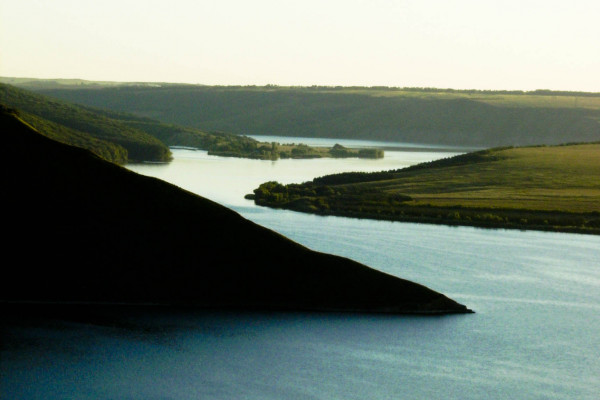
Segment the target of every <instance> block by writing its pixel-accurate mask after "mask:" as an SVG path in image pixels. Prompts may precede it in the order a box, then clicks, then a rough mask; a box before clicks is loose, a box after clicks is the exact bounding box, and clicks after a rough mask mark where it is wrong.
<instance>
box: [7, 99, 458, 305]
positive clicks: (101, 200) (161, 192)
mask: <svg viewBox="0 0 600 400" xmlns="http://www.w3.org/2000/svg"><path fill="white" fill-rule="evenodd" d="M0 118H1V119H0V126H1V127H2V129H1V132H2V138H3V142H4V143H5V145H6V146H7V148H9V149H11V151H10V152H7V153H8V160H6V159H5V160H6V161H5V168H3V174H4V176H3V179H2V183H3V188H2V190H3V200H4V201H3V203H4V221H3V230H4V232H5V234H6V237H5V239H4V240H3V241H2V253H3V259H4V262H3V263H2V265H3V266H2V279H1V280H0V298H1V300H2V302H3V303H4V304H5V305H6V303H7V302H32V301H33V302H48V301H55V302H83V303H86V302H102V303H105V302H118V303H134V304H140V303H152V304H162V305H186V306H195V307H208V308H234V309H274V310H322V311H327V310H338V311H365V312H389V313H426V314H427V313H464V312H468V310H467V309H466V308H465V307H464V306H462V305H460V304H458V303H456V302H454V301H453V300H451V299H448V298H447V297H445V296H443V295H441V294H439V293H437V292H434V291H432V290H430V289H428V288H426V287H424V286H421V285H418V284H415V283H412V282H409V281H406V280H402V279H399V278H396V277H393V276H390V275H387V274H384V273H382V272H378V271H376V270H373V269H371V268H368V267H366V266H364V265H361V264H359V263H356V262H354V261H351V260H348V259H345V258H341V257H338V256H333V255H328V254H322V253H317V252H314V251H311V250H308V249H306V248H305V247H303V246H300V245H299V244H297V243H294V242H292V241H290V240H289V239H287V238H285V237H283V236H281V235H279V234H277V233H275V232H273V231H270V230H268V229H265V228H263V227H260V226H258V225H256V224H254V223H252V222H250V221H248V220H246V219H244V218H242V217H241V216H240V215H238V214H237V213H235V212H233V211H231V210H229V209H227V208H225V207H223V206H220V205H218V204H216V203H214V202H211V201H209V200H207V199H204V198H202V197H199V196H197V195H194V194H192V193H189V192H187V191H184V190H182V189H180V188H177V187H175V186H173V185H171V184H168V183H166V182H163V181H160V180H157V179H154V178H148V177H144V176H140V175H138V174H135V173H132V172H130V171H127V170H126V169H124V168H122V167H120V166H117V165H115V164H111V163H108V162H106V161H104V160H102V159H100V158H98V157H96V156H94V155H93V154H92V153H90V152H88V151H86V150H82V149H80V148H76V147H72V146H67V145H64V144H62V143H58V142H55V141H53V140H51V139H48V138H46V137H44V136H42V135H40V134H39V133H37V132H36V131H35V129H33V128H31V127H30V126H28V125H27V124H26V123H24V122H23V121H22V120H21V119H20V118H18V116H16V115H15V114H14V113H13V112H11V111H10V110H7V109H3V110H0Z"/></svg>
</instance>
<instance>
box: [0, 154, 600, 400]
mask: <svg viewBox="0 0 600 400" xmlns="http://www.w3.org/2000/svg"><path fill="white" fill-rule="evenodd" d="M390 153H392V152H386V158H385V159H383V160H358V159H354V160H280V161H277V162H274V163H272V162H270V161H256V160H243V159H233V158H216V157H210V156H207V155H206V153H205V152H199V151H190V150H175V151H174V154H175V157H176V159H175V161H174V162H173V163H171V164H165V165H152V166H149V165H137V166H131V169H133V170H136V171H138V172H141V173H144V174H148V175H153V176H157V177H159V178H162V179H165V180H168V181H171V182H173V183H175V184H177V185H180V186H182V187H184V188H186V189H188V190H191V191H194V192H197V193H199V194H202V195H204V196H206V197H209V198H211V199H213V200H217V201H221V202H222V203H224V204H226V205H227V206H229V207H232V208H233V209H235V210H236V211H238V212H239V213H241V214H242V215H243V216H245V217H246V218H249V219H251V220H253V221H255V222H257V223H259V224H261V225H264V226H267V227H269V228H271V229H274V230H276V231H278V232H281V233H282V234H284V235H286V236H289V237H291V238H292V239H294V240H296V241H298V242H300V243H302V244H304V245H306V246H308V247H310V248H313V249H315V250H319V251H326V252H330V253H335V254H339V255H342V256H345V257H350V258H353V259H356V260H358V261H360V262H363V263H365V264H367V265H370V266H372V267H374V268H377V269H380V270H383V271H385V272H387V273H390V274H393V275H397V276H401V277H404V278H407V279H411V280H414V281H417V282H420V283H423V284H425V285H427V286H429V287H431V288H433V289H435V290H439V291H442V292H443V293H445V294H447V295H449V296H450V297H453V298H455V299H456V300H458V301H459V302H461V303H463V304H466V305H467V306H469V307H470V308H473V309H474V310H475V311H476V312H477V313H476V314H473V315H454V316H446V317H432V318H430V317H407V316H400V317H398V316H377V315H354V314H308V313H253V314H236V313H217V312H210V313H198V312H195V313H193V312H177V313H173V312H169V313H167V312H164V311H158V312H150V311H148V310H145V311H144V310H140V311H138V312H135V313H132V314H131V313H130V314H126V315H119V314H118V313H116V314H114V313H113V314H112V315H111V318H112V319H111V318H108V322H107V319H106V318H104V319H100V320H99V319H97V318H96V319H93V321H94V322H93V323H91V322H86V321H68V320H62V321H57V320H54V319H53V320H45V319H41V320H37V321H32V322H30V324H24V323H20V324H16V325H15V324H13V325H9V326H7V327H5V328H4V329H3V331H2V337H1V339H2V343H3V344H2V347H0V397H1V398H2V399H47V398H60V399H74V398H77V399H98V398H110V399H117V398H118V399H199V398H202V399H327V400H329V399H344V400H346V399H361V400H362V399H396V398H399V399H401V398H405V399H483V398H490V399H515V398H519V399H521V398H523V399H567V398H568V399H586V400H592V399H594V400H595V399H597V398H598V397H597V396H598V393H600V379H599V378H598V377H600V357H598V355H599V354H600V335H599V334H598V332H600V312H599V311H600V310H599V308H600V268H598V265H600V238H599V237H597V236H590V235H576V234H558V233H549V232H523V231H516V230H484V229H477V228H471V227H447V226H435V225H425V224H409V223H397V222H386V221H370V220H358V219H349V218H337V217H319V216H314V215H306V214H301V213H296V212H291V211H283V210H271V209H268V208H262V207H256V206H254V205H253V203H252V202H250V201H246V200H244V199H243V195H244V194H245V193H248V192H249V191H251V190H252V189H253V188H255V187H256V186H258V184H260V183H262V182H264V181H267V180H271V179H272V180H279V181H280V182H284V183H288V182H301V181H304V180H308V179H312V177H314V176H318V175H324V174H326V173H331V172H341V171H342V170H359V169H362V170H377V169H394V168H399V167H401V166H403V165H409V164H411V163H414V162H417V160H421V161H425V160H426V159H427V158H429V159H431V158H432V157H433V158H435V157H443V156H447V153H431V154H427V153H418V152H408V153H405V152H398V153H396V154H394V153H392V154H390ZM358 166H360V168H358ZM380 166H383V168H379V167H380ZM199 229H201V227H199ZM199 257H201V255H199ZM281 267H282V268H285V266H284V265H282V266H281ZM98 321H103V322H98Z"/></svg>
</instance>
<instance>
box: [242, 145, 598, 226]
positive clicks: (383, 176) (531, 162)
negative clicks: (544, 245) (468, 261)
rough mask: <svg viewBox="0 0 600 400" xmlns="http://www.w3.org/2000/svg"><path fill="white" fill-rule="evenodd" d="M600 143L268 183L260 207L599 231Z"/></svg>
mask: <svg viewBox="0 0 600 400" xmlns="http://www.w3.org/2000/svg"><path fill="white" fill-rule="evenodd" d="M598 177H600V143H588V144H573V145H563V146H535V147H517V148H496V149H490V150H482V151H478V152H473V153H466V154H462V155H458V156H455V157H451V158H446V159H441V160H437V161H432V162H429V163H424V164H418V165H415V166H412V167H409V168H404V169H399V170H393V171H385V172H374V173H342V174H336V175H329V176H324V177H320V178H316V179H314V180H313V181H310V182H305V183H302V184H289V185H281V184H279V183H277V182H266V183H263V184H262V185H260V187H258V188H257V189H255V190H254V193H253V194H250V195H248V196H246V197H247V198H249V199H253V200H254V201H255V202H256V204H259V205H263V206H268V207H277V208H286V209H290V210H296V211H302V212H309V213H315V214H321V215H340V216H347V217H357V218H372V219H382V220H392V221H410V222H424V223H434V224H447V225H467V226H477V227H486V228H514V229H533V230H548V231H559V232H579V233H588V234H600V179H599V178H598Z"/></svg>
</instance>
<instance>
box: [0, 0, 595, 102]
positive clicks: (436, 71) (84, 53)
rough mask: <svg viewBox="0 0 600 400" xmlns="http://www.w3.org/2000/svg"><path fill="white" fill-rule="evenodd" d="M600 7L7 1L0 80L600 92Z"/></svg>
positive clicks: (0, 2)
mask: <svg viewBox="0 0 600 400" xmlns="http://www.w3.org/2000/svg"><path fill="white" fill-rule="evenodd" d="M599 72H600V1H599V0H564V1H555V0H543V1H537V0H518V1H513V0H502V1H496V0H439V1H436V0H415V1H413V0H396V1H392V0H368V1H367V0H365V1H360V0H319V1H315V0H301V1H287V0H252V1H250V0H248V1H242V0H215V1H213V0H169V1H164V0H161V1H158V0H143V1H137V0H0V76H4V77H31V78H79V79H87V80H101V81H124V82H131V81H135V82H182V83H198V84H208V85H265V84H275V85H282V86H311V85H327V86H338V85H339V86H396V87H436V88H453V89H491V90H535V89H552V90H575V91H588V92H600V73H599Z"/></svg>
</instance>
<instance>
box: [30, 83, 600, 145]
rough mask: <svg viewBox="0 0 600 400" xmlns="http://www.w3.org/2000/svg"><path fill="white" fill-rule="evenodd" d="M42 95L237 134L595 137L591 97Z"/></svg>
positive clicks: (127, 90)
mask: <svg viewBox="0 0 600 400" xmlns="http://www.w3.org/2000/svg"><path fill="white" fill-rule="evenodd" d="M28 85H30V87H32V88H35V90H38V91H40V92H42V93H46V94H49V95H52V96H56V97H58V98H61V99H65V100H68V101H72V102H76V103H81V104H86V105H89V106H94V107H102V108H108V109H111V110H117V111H123V112H129V113H134V114H137V115H140V116H145V117H149V118H153V119H157V120H160V121H163V122H169V123H177V124H181V125H186V126H191V127H196V128H200V129H204V130H221V131H226V132H232V133H237V134H249V135H280V136H300V137H328V138H356V139H377V140H386V141H400V142H413V143H429V144H445V145H458V146H473V147H496V146H515V145H538V144H562V143H568V142H591V141H597V140H600V94H599V93H585V92H552V91H542V90H540V91H534V92H519V91H514V92H508V91H457V90H450V89H446V90H443V89H424V88H421V89H410V88H404V89H400V88H385V87H382V88H377V87H376V88H366V87H278V86H264V87H242V86H200V85H174V84H160V85H155V86H154V87H152V86H149V85H147V84H146V85H138V86H136V85H134V84H122V85H121V86H118V85H117V86H102V85H99V86H90V85H80V86H77V85H71V86H69V87H68V88H67V87H63V88H57V87H56V86H53V87H52V86H47V85H44V84H42V83H38V84H37V85H34V84H33V83H31V82H29V83H28Z"/></svg>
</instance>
